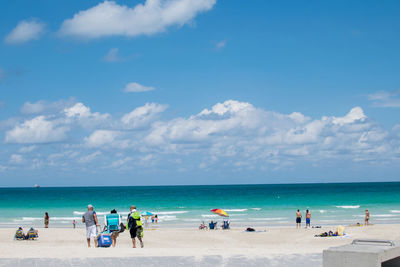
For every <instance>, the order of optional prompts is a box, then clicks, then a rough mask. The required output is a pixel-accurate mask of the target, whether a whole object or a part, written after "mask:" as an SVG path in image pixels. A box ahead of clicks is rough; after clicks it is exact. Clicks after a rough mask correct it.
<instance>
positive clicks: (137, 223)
mask: <svg viewBox="0 0 400 267" xmlns="http://www.w3.org/2000/svg"><path fill="white" fill-rule="evenodd" d="M130 210H131V212H130V213H129V215H128V229H129V233H130V234H131V238H132V245H133V248H136V240H135V238H136V237H137V238H138V239H139V242H140V246H141V247H143V225H142V221H141V220H140V213H139V212H138V211H137V210H136V206H131V208H130Z"/></svg>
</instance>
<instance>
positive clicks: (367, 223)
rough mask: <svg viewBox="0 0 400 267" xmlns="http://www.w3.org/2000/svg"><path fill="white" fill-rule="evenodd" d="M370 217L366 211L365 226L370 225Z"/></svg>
mask: <svg viewBox="0 0 400 267" xmlns="http://www.w3.org/2000/svg"><path fill="white" fill-rule="evenodd" d="M369 216H370V215H369V211H368V210H365V222H364V224H365V226H368V225H369Z"/></svg>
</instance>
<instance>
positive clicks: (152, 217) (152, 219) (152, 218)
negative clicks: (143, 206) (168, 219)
mask: <svg viewBox="0 0 400 267" xmlns="http://www.w3.org/2000/svg"><path fill="white" fill-rule="evenodd" d="M155 218H156V217H155V216H154V215H151V223H154V220H155Z"/></svg>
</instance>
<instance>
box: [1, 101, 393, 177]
mask: <svg viewBox="0 0 400 267" xmlns="http://www.w3.org/2000/svg"><path fill="white" fill-rule="evenodd" d="M167 107H168V106H167V105H161V104H157V103H146V104H145V105H143V106H139V107H137V108H135V109H133V110H132V111H131V112H129V113H126V114H124V115H121V116H120V117H116V116H114V117H112V116H111V115H108V114H107V116H104V114H100V113H93V112H91V111H90V108H89V107H88V106H85V105H84V104H83V103H74V104H72V105H68V106H67V107H64V108H62V109H54V110H55V111H54V113H50V114H48V115H47V116H43V115H41V116H36V117H34V118H33V119H32V118H31V119H26V120H25V121H23V122H19V123H17V122H16V121H15V120H11V121H10V122H9V123H7V125H5V126H4V128H5V129H11V130H8V131H6V133H5V141H6V142H7V143H51V142H58V141H63V140H68V142H66V143H58V144H49V145H46V146H41V145H30V146H22V147H17V148H15V150H8V151H10V152H9V154H7V158H5V159H3V160H4V161H5V162H7V161H9V162H11V158H8V157H10V156H11V155H12V154H15V155H21V157H23V158H25V160H22V161H20V162H21V163H20V164H21V166H23V165H24V164H27V163H28V162H29V166H31V165H32V162H33V161H32V160H33V159H32V160H31V157H35V159H36V161H37V162H39V163H40V164H36V165H37V166H40V167H43V166H60V167H62V168H66V169H68V168H69V167H68V166H71V165H73V164H79V163H88V162H91V164H94V165H97V166H99V167H105V168H108V167H110V166H111V167H114V168H119V169H129V168H133V167H135V168H145V167H150V166H164V165H163V164H169V163H171V164H175V163H172V162H173V161H180V162H181V163H180V165H184V166H185V167H184V168H185V169H186V170H188V171H190V170H193V168H196V169H197V168H199V166H201V167H202V168H205V170H207V171H211V170H215V169H216V168H232V169H235V170H245V169H246V170H247V169H249V170H252V169H258V170H261V171H264V170H276V171H279V170H282V168H283V169H285V168H287V166H290V168H292V167H293V166H296V164H300V163H301V164H303V163H307V162H308V163H310V164H316V165H319V164H320V163H321V162H322V163H324V164H326V163H327V162H333V161H346V162H352V161H353V162H355V161H356V162H357V164H358V163H362V162H366V161H368V162H375V163H377V164H381V163H382V162H385V161H387V162H392V161H395V160H399V159H400V131H399V129H400V126H396V127H394V128H393V129H391V130H389V131H387V130H385V129H384V128H382V126H381V125H379V124H377V123H374V122H373V120H371V119H370V118H368V117H367V115H366V114H365V113H364V111H363V109H362V108H361V107H354V108H352V109H351V110H350V111H349V112H348V113H347V114H343V115H341V116H337V115H336V116H323V117H321V118H310V117H308V116H305V115H304V114H302V113H299V112H292V113H289V114H282V113H279V112H274V111H269V110H266V109H264V108H259V107H255V106H253V105H252V104H251V103H248V102H241V101H235V100H227V101H224V102H221V103H216V104H215V105H213V106H211V107H208V108H205V109H203V110H201V111H200V112H199V113H197V114H196V113H195V114H193V115H188V116H187V117H173V118H170V119H164V118H163V116H162V113H163V112H165V110H166V109H167ZM35 110H36V109H35V108H32V109H31V111H32V112H33V111H35ZM43 110H44V111H42V112H45V111H46V112H49V111H47V110H48V109H46V108H44V109H43ZM57 110H58V111H57ZM35 112H37V110H36V111H35ZM28 116H31V113H28ZM98 118H103V119H105V118H106V119H107V123H106V124H105V125H104V124H103V123H101V124H99V123H90V122H92V121H94V122H98V121H102V119H98ZM77 122H79V123H77ZM88 124H91V126H90V127H88V126H87V125H88ZM67 133H68V135H69V136H68V137H69V138H68V139H67ZM10 147H15V146H10ZM88 148H95V152H93V151H91V152H87V151H86V150H87V149H88ZM51 150H53V151H57V153H56V154H54V155H52V156H51V157H50V156H48V154H49V151H51ZM31 151H35V153H31V154H28V153H30V152H31ZM119 152H121V153H119ZM110 155H113V156H110ZM115 155H117V156H115ZM14 157H15V156H14ZM28 158H29V161H28V160H27V159H28ZM17 161H18V158H15V159H13V162H17ZM128 162H129V164H128ZM78 166H79V167H81V168H83V166H84V165H80V164H79V165H78ZM9 169H10V168H8V169H7V170H9Z"/></svg>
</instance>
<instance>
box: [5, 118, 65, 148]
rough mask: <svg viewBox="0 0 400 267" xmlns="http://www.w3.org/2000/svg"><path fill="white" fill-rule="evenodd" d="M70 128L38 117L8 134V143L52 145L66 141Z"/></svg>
mask: <svg viewBox="0 0 400 267" xmlns="http://www.w3.org/2000/svg"><path fill="white" fill-rule="evenodd" d="M68 130H69V128H68V127H66V126H63V125H59V123H58V122H57V121H49V120H46V118H45V117H44V116H37V117H35V118H33V119H31V120H26V121H24V122H23V123H21V124H19V125H17V126H15V127H14V129H12V130H10V131H7V132H6V138H5V141H6V142H7V143H22V144H24V143H52V142H59V141H62V140H64V139H66V137H67V135H66V133H67V132H68Z"/></svg>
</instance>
